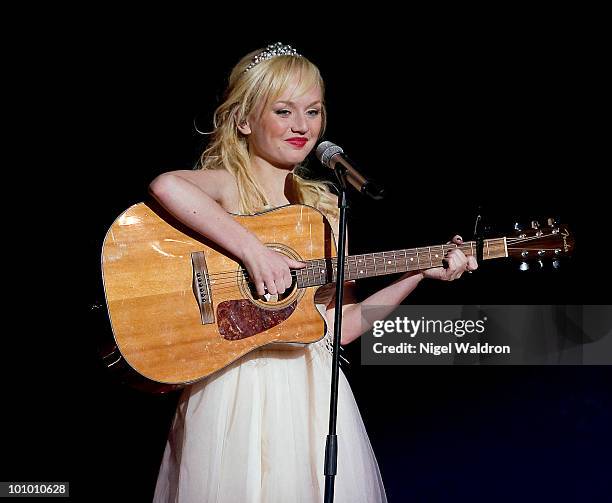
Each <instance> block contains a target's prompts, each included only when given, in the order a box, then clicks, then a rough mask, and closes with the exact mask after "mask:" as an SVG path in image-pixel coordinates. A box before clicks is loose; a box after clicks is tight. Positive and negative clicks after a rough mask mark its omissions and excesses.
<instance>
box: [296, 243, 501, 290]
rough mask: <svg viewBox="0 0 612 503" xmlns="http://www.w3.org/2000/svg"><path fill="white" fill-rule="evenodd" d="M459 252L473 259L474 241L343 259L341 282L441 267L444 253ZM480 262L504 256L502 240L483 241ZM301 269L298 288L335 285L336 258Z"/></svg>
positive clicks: (310, 264)
mask: <svg viewBox="0 0 612 503" xmlns="http://www.w3.org/2000/svg"><path fill="white" fill-rule="evenodd" d="M455 248H459V249H460V250H461V251H462V252H463V253H464V254H465V255H466V256H469V255H474V256H475V255H476V241H468V242H466V243H463V244H462V245H460V246H457V245H454V244H444V245H435V246H426V247H420V248H407V249H404V250H394V251H386V252H378V253H366V254H363V255H349V256H347V257H346V259H345V264H344V279H345V280H346V281H350V280H353V279H360V278H370V277H373V276H384V275H387V274H395V273H401V272H407V271H421V270H424V269H431V268H433V267H441V266H442V261H443V259H444V256H445V255H446V252H448V251H450V250H453V249H455ZM482 255H483V257H482V258H483V259H484V260H490V259H496V258H503V257H507V256H508V247H507V243H506V238H505V237H501V238H495V239H485V240H484V242H483V253H482ZM305 262H306V263H307V264H308V265H307V267H305V268H304V269H296V270H295V272H296V275H297V286H298V287H299V288H304V287H309V286H318V285H325V284H327V283H335V281H336V273H337V271H336V268H337V263H336V257H332V258H327V259H315V260H307V261H305Z"/></svg>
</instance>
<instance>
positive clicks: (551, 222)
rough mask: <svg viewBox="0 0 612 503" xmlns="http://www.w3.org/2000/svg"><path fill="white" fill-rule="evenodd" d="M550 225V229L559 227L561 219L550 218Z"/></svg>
mask: <svg viewBox="0 0 612 503" xmlns="http://www.w3.org/2000/svg"><path fill="white" fill-rule="evenodd" d="M548 225H549V227H554V226H555V225H559V219H558V218H557V217H549V218H548Z"/></svg>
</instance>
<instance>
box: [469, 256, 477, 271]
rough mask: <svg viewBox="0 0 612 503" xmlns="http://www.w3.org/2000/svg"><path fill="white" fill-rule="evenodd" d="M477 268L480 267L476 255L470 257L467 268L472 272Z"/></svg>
mask: <svg viewBox="0 0 612 503" xmlns="http://www.w3.org/2000/svg"><path fill="white" fill-rule="evenodd" d="M476 269H478V261H477V260H476V257H472V256H470V257H468V261H467V270H468V271H470V272H471V271H475V270H476Z"/></svg>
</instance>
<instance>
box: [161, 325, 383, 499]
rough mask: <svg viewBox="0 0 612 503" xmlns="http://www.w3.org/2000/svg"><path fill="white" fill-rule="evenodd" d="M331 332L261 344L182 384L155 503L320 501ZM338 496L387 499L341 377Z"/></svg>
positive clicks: (327, 406)
mask: <svg viewBox="0 0 612 503" xmlns="http://www.w3.org/2000/svg"><path fill="white" fill-rule="evenodd" d="M329 341H330V334H327V336H326V337H325V338H324V339H322V340H321V341H319V342H317V343H314V344H310V345H307V346H306V347H304V348H303V349H302V348H300V349H291V350H281V349H269V348H273V346H268V347H266V348H262V349H259V350H257V351H254V352H252V353H250V354H249V355H246V356H245V357H243V358H241V359H240V360H238V361H237V362H234V363H233V364H232V365H230V366H228V367H226V368H225V369H223V370H222V371H219V372H217V373H216V374H214V375H212V376H210V377H209V378H207V379H205V380H203V381H201V382H199V383H197V384H195V385H192V386H190V387H189V388H187V389H185V391H184V392H183V394H182V396H181V399H180V401H179V405H178V408H177V411H176V415H175V418H174V421H173V424H172V428H171V430H170V434H169V436H168V441H167V444H166V449H165V452H164V455H163V459H162V463H161V467H160V471H159V476H158V479H157V485H156V488H155V496H154V503H161V502H163V503H170V502H172V503H178V502H180V503H195V502H201V503H276V502H279V503H299V502H304V503H318V502H322V501H323V493H324V486H325V476H324V474H323V469H324V459H325V440H326V436H327V432H328V421H329V419H328V417H329V386H330V380H331V372H330V364H331V355H330V352H329ZM337 434H338V468H337V475H336V480H335V498H334V501H335V502H336V503H357V502H364V503H378V502H386V501H387V499H386V496H385V490H384V486H383V483H382V479H381V476H380V471H379V469H378V464H377V462H376V458H375V456H374V453H373V451H372V446H371V444H370V440H369V438H368V435H367V433H366V430H365V427H364V424H363V421H362V419H361V415H360V413H359V409H358V407H357V404H356V402H355V398H354V396H353V393H352V391H351V388H350V386H349V384H348V382H347V380H346V377H345V376H344V374H343V373H342V370H341V371H340V379H339V386H338V422H337Z"/></svg>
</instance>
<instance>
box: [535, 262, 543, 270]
mask: <svg viewBox="0 0 612 503" xmlns="http://www.w3.org/2000/svg"><path fill="white" fill-rule="evenodd" d="M536 264H538V265H539V266H540V269H544V262H542V261H541V260H538V261H537V262H536Z"/></svg>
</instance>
